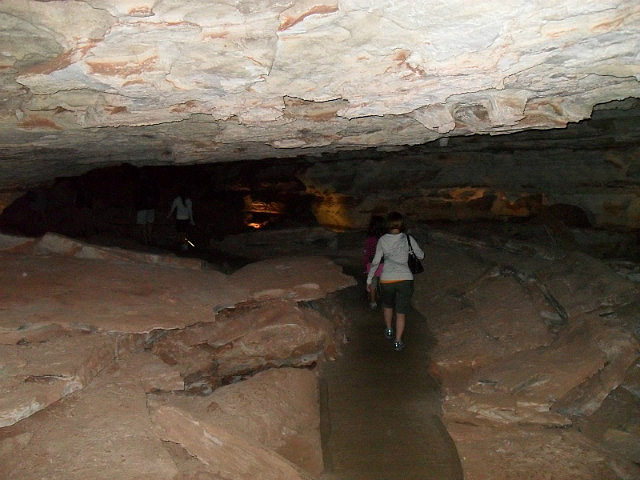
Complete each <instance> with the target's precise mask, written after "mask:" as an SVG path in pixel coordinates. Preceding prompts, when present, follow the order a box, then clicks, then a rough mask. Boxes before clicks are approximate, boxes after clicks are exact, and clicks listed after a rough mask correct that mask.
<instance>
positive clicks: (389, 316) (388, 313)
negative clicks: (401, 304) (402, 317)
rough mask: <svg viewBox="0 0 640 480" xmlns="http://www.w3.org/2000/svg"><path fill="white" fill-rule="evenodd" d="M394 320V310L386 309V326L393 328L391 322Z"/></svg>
mask: <svg viewBox="0 0 640 480" xmlns="http://www.w3.org/2000/svg"><path fill="white" fill-rule="evenodd" d="M392 320H393V308H387V307H384V324H385V325H386V326H387V328H391V321H392Z"/></svg>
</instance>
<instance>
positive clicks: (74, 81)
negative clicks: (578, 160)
mask: <svg viewBox="0 0 640 480" xmlns="http://www.w3.org/2000/svg"><path fill="white" fill-rule="evenodd" d="M0 25H2V28H1V29H0V45H1V51H0V62H1V66H2V69H1V70H0V82H1V89H2V96H1V97H0V102H1V105H2V108H0V190H5V191H7V190H12V189H16V188H20V187H24V186H27V185H30V184H36V183H38V182H42V181H46V180H47V179H51V178H54V177H55V176H59V175H71V174H80V173H84V172H85V171H87V170H90V169H92V168H95V167H100V166H106V165H109V164H112V163H120V162H129V163H132V164H135V165H169V164H189V163H205V162H206V163H209V162H221V161H235V160H247V159H259V158H285V157H295V156H299V155H306V156H311V157H313V156H320V155H326V154H333V153H337V152H345V151H353V150H362V149H365V148H371V147H374V148H375V149H377V150H378V151H386V150H398V149H402V148H404V147H406V146H412V145H420V144H425V143H428V142H431V141H434V140H436V139H438V138H440V137H455V136H468V135H473V134H503V133H514V132H521V131H525V130H530V129H550V128H558V127H565V126H566V125H567V124H569V123H572V122H579V121H581V120H583V119H587V118H590V116H591V114H592V111H593V109H594V107H595V106H597V105H601V104H608V103H610V102H614V103H615V102H617V101H621V100H624V99H626V98H629V97H640V53H639V52H640V2H637V1H634V0H598V1H584V0H564V1H557V0H553V1H552V0H535V1H531V0H518V1H514V2H503V1H498V0H487V1H483V2H470V1H464V0H449V1H446V2H444V1H436V0H429V1H422V2H416V1H415V0H394V1H388V0H387V1H384V0H367V1H362V0H341V1H337V0H326V1H322V0H289V1H287V0H285V1H276V0H250V1H249V0H236V1H220V0H192V1H189V2H183V1H176V0H156V1H151V0H86V1H25V0H6V1H4V2H1V3H0Z"/></svg>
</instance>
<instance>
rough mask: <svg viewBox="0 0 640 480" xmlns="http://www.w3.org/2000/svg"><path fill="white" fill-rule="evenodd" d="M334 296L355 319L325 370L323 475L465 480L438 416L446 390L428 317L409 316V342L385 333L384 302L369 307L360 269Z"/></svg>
mask: <svg viewBox="0 0 640 480" xmlns="http://www.w3.org/2000/svg"><path fill="white" fill-rule="evenodd" d="M345 272H346V273H349V274H351V275H353V276H354V277H355V278H358V279H359V280H360V283H359V284H358V286H356V287H350V288H348V289H345V290H343V291H341V292H339V293H337V294H335V296H336V297H337V298H338V301H339V302H340V303H341V305H342V307H343V309H344V310H345V312H346V313H347V316H348V317H349V318H350V320H351V323H350V324H349V326H348V329H347V338H345V341H346V344H345V345H343V347H342V355H341V356H339V357H338V358H337V359H336V360H335V361H333V362H328V363H325V364H324V365H323V366H322V373H321V392H322V393H321V400H322V408H321V410H322V420H323V421H322V425H323V428H322V430H323V431H322V436H323V447H324V448H323V451H324V462H325V473H324V475H323V476H322V477H321V478H322V479H323V480H346V479H349V480H359V479H362V480H365V479H366V480H395V479H398V480H400V479H402V480H412V479H416V480H417V479H420V480H459V479H462V478H463V475H462V468H461V465H460V461H459V459H458V454H457V452H456V448H455V445H454V444H453V442H452V440H451V438H450V437H449V434H448V433H447V431H446V429H445V427H444V425H443V424H442V422H441V420H440V417H439V415H440V390H439V386H438V384H437V382H436V381H435V380H434V379H433V378H432V377H431V376H430V375H429V372H428V365H429V361H428V357H429V349H430V347H431V346H432V345H433V342H434V340H433V337H432V336H431V335H430V333H429V330H428V327H427V323H426V319H425V318H424V316H422V315H421V314H420V313H419V312H417V311H415V310H413V311H412V312H410V314H409V315H408V317H407V329H406V332H405V341H406V344H407V347H406V348H405V350H403V351H402V352H395V351H394V350H393V348H392V343H391V342H390V341H388V340H386V339H385V338H384V336H383V332H384V324H383V321H382V312H381V310H380V308H381V307H380V306H379V307H378V308H377V309H376V310H371V309H370V307H369V304H368V302H367V299H366V297H365V294H364V285H363V284H362V283H361V280H362V279H361V278H359V277H361V276H362V275H361V274H359V273H358V272H357V271H348V269H347V268H345Z"/></svg>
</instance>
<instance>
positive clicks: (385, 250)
mask: <svg viewBox="0 0 640 480" xmlns="http://www.w3.org/2000/svg"><path fill="white" fill-rule="evenodd" d="M387 228H388V231H387V233H385V234H384V235H382V236H381V237H380V238H379V239H378V243H377V246H376V253H375V255H374V257H373V260H372V261H371V267H370V269H369V274H368V275H367V291H369V292H370V291H371V289H372V288H373V287H372V283H373V277H374V276H375V273H376V271H377V269H378V266H379V265H380V263H381V262H382V259H383V258H384V266H383V268H382V274H381V275H380V291H381V293H382V305H383V310H384V323H385V331H384V336H385V338H387V339H388V340H393V341H394V342H393V348H394V350H396V351H398V352H399V351H401V350H402V349H404V342H403V340H402V334H403V333H404V327H405V322H406V315H407V312H408V311H409V309H410V308H411V297H412V296H413V274H412V273H411V270H409V266H408V265H407V261H408V259H409V243H408V242H409V241H411V246H412V248H413V251H414V252H415V254H416V256H417V257H418V258H419V259H421V260H422V259H423V258H424V252H423V251H422V249H421V248H420V245H418V242H416V240H415V239H414V238H413V237H411V236H408V235H407V234H406V233H405V230H406V227H405V223H404V218H403V216H402V215H401V214H400V213H398V212H391V213H390V214H389V215H388V216H387ZM394 310H395V314H396V328H395V331H394V329H393V325H392V322H393V313H394Z"/></svg>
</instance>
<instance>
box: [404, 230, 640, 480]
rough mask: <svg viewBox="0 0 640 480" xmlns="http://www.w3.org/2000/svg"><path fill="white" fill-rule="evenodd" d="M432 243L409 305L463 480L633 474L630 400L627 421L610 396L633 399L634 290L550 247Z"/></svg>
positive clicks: (454, 240)
mask: <svg viewBox="0 0 640 480" xmlns="http://www.w3.org/2000/svg"><path fill="white" fill-rule="evenodd" d="M431 239H432V244H430V245H429V246H428V248H427V252H428V253H427V258H426V260H425V266H426V272H425V273H427V275H426V276H421V278H420V279H419V280H418V281H417V282H416V294H415V296H414V306H415V307H416V309H418V311H420V312H422V313H423V314H424V315H425V316H426V317H427V318H428V322H429V324H430V325H432V327H433V330H434V333H435V335H436V345H435V347H434V349H433V356H432V358H431V369H432V372H433V373H434V375H436V376H437V377H438V378H439V379H440V381H441V382H442V388H443V405H442V407H443V420H444V422H445V425H446V427H447V429H448V431H449V433H450V434H451V436H452V438H453V440H454V442H455V443H456V446H457V448H458V452H459V454H460V459H461V463H462V466H463V470H464V472H465V478H468V479H474V480H482V479H487V480H488V479H493V478H501V479H502V478H504V479H507V478H509V479H510V478H513V479H516V478H529V479H532V480H537V479H545V478H554V479H558V480H561V479H567V480H568V479H577V478H580V479H585V480H586V479H590V480H591V479H593V480H596V479H598V480H600V479H608V478H611V479H618V478H626V479H637V478H640V469H638V467H637V465H635V464H634V462H635V458H636V453H635V452H636V450H635V449H634V448H633V447H632V446H631V445H632V442H634V441H637V440H638V438H639V437H638V433H637V427H636V423H635V422H633V421H629V420H628V418H630V417H629V415H636V414H637V412H638V407H640V404H638V397H637V395H636V397H635V400H634V399H633V398H631V399H630V400H629V402H628V403H629V405H630V406H629V407H628V408H629V409H630V410H626V411H627V415H626V416H625V415H624V414H619V415H618V416H617V417H616V414H615V413H612V412H615V411H616V410H617V408H616V407H617V405H616V404H615V403H613V402H612V400H611V398H615V396H616V394H615V392H616V391H617V390H618V389H622V390H623V391H626V390H627V389H629V391H633V385H634V381H633V378H634V376H633V375H634V373H635V372H637V361H638V348H639V347H640V343H639V341H638V338H637V321H636V320H634V312H636V311H637V308H638V306H637V301H636V297H637V290H638V288H637V284H634V283H632V282H630V281H629V279H626V278H625V277H624V276H623V275H620V274H618V273H616V271H614V270H613V269H612V268H611V267H610V266H609V265H607V264H606V263H605V262H602V261H598V260H595V259H593V258H591V257H589V256H588V255H583V254H577V253H574V252H568V251H564V250H561V249H558V248H555V249H548V248H542V247H541V246H539V245H538V246H537V245H534V244H530V243H524V242H516V241H505V240H504V239H503V240H502V241H498V239H497V238H493V239H473V238H465V237H456V236H455V235H447V234H444V235H441V234H434V235H432V236H431ZM429 252H430V253H431V255H429ZM454 272H455V273H457V274H455V273H454ZM422 279H424V282H422V281H420V280H422ZM617 395H618V397H619V396H620V393H618V394H617ZM632 405H633V406H632ZM620 411H624V410H623V409H620ZM629 411H633V412H635V413H633V414H629V413H628V412H629ZM591 416H593V417H594V420H591ZM596 425H599V426H596ZM603 426H604V427H603ZM616 426H617V427H616ZM572 427H573V428H572ZM613 427H616V428H613ZM612 430H618V431H612ZM607 441H608V443H607ZM481 452H482V453H481ZM578 459H579V460H578Z"/></svg>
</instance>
